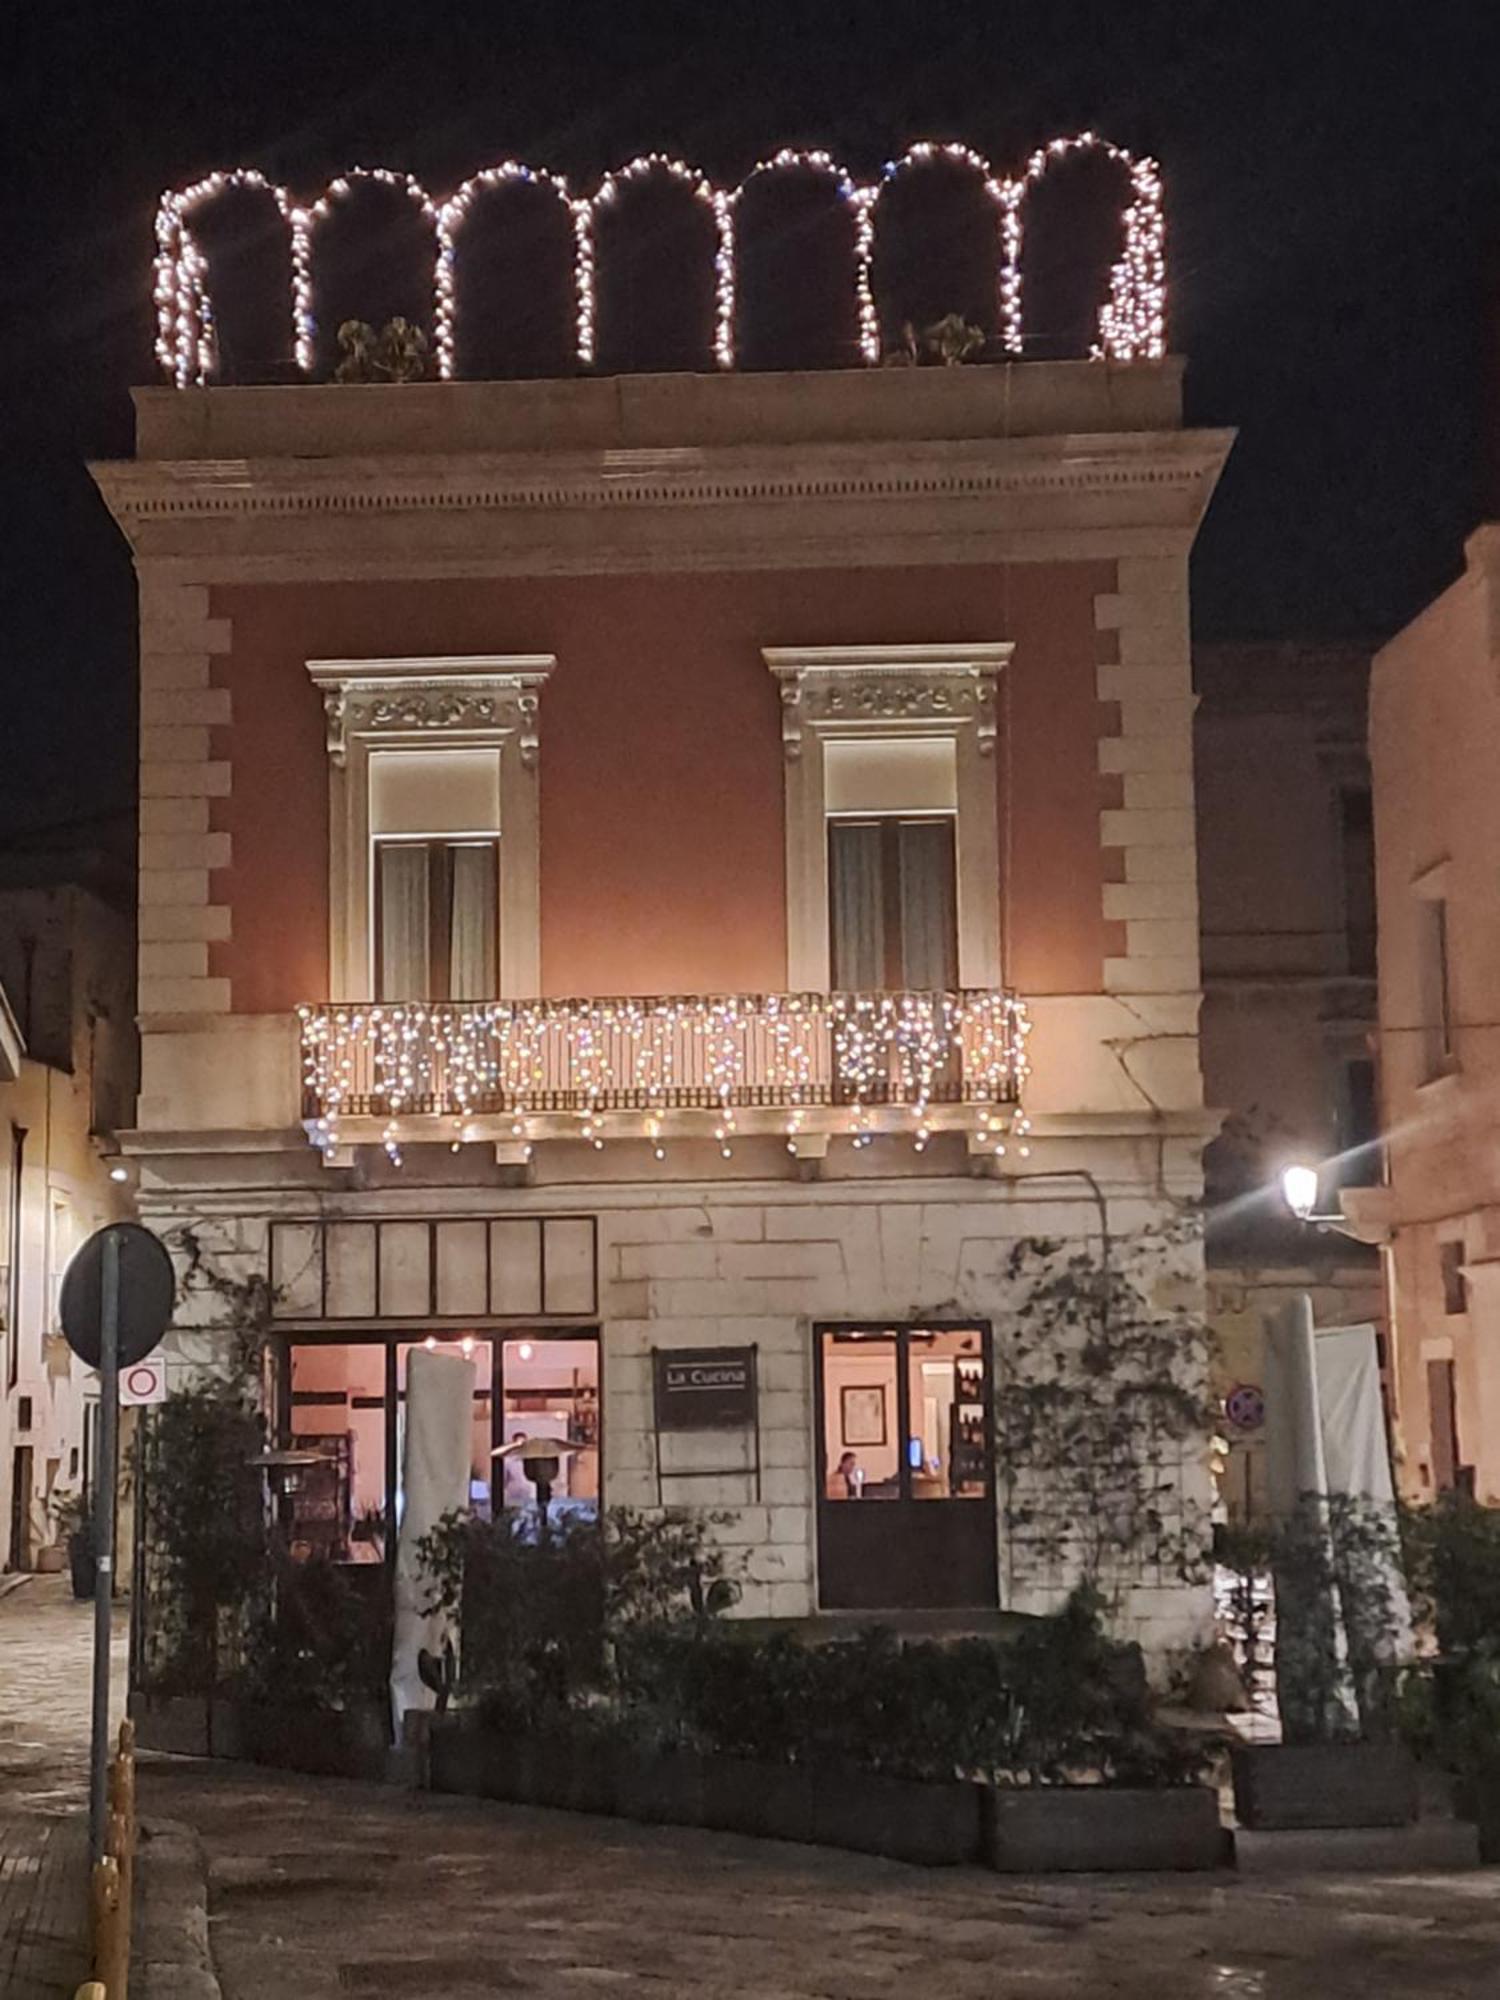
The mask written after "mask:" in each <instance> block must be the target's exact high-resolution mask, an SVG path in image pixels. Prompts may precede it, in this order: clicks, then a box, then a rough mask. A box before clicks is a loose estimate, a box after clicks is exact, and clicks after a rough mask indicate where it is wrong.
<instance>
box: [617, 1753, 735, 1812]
mask: <svg viewBox="0 0 1500 2000" xmlns="http://www.w3.org/2000/svg"><path fill="white" fill-rule="evenodd" d="M716 1761H718V1760H716V1759H713V1758H709V1757H695V1756H694V1755H693V1754H692V1753H691V1752H690V1751H687V1750H666V1751H663V1752H662V1753H661V1754H660V1755H659V1756H652V1755H651V1754H650V1753H649V1752H646V1751H640V1750H622V1751H620V1753H619V1754H618V1756H617V1757H616V1758H615V1811H616V1812H617V1813H618V1814H619V1815H620V1817H621V1818H622V1819H635V1820H642V1821H644V1822H645V1824H646V1825H647V1826H707V1825H708V1823H709V1822H708V1821H707V1819H705V1817H704V1812H705V1798H706V1794H707V1791H708V1782H709V1781H708V1768H709V1766H710V1765H711V1764H713V1763H714V1762H716Z"/></svg>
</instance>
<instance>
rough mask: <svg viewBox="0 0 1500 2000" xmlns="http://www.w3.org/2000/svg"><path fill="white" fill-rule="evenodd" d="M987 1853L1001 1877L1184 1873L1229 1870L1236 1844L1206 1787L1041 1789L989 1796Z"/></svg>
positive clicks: (986, 1806) (986, 1807)
mask: <svg viewBox="0 0 1500 2000" xmlns="http://www.w3.org/2000/svg"><path fill="white" fill-rule="evenodd" d="M984 1855H985V1860H986V1861H987V1862H988V1864H989V1866H990V1867H991V1868H994V1869H998V1870H999V1872H1000V1873H1001V1874H1002V1875H1045V1874H1053V1873H1063V1874H1072V1873H1085V1872H1092V1871H1099V1872H1107V1873H1116V1872H1124V1871H1127V1870H1133V1869H1170V1870H1174V1871H1183V1870H1189V1869H1202V1868H1224V1867H1228V1866H1229V1865H1230V1862H1231V1860H1232V1856H1233V1843H1232V1841H1231V1838H1230V1836H1229V1835H1228V1834H1227V1833H1226V1832H1225V1830H1224V1828H1223V1827H1221V1826H1220V1824H1219V1801H1218V1795H1217V1794H1216V1793H1214V1792H1212V1791H1210V1790H1209V1789H1208V1787H1207V1786H1206V1785H1170V1786H1163V1787H1161V1788H1160V1789H1159V1790H1144V1789H1143V1790H1139V1791H1136V1790H1132V1789H1130V1788H1129V1787H1126V1786H1120V1787H1115V1786H1110V1785H1038V1786H1035V1787H1031V1788H1028V1789H1026V1790H1018V1791H1007V1790H1003V1789H1000V1788H996V1789H995V1790H992V1791H991V1790H987V1791H986V1792H985V1793H984Z"/></svg>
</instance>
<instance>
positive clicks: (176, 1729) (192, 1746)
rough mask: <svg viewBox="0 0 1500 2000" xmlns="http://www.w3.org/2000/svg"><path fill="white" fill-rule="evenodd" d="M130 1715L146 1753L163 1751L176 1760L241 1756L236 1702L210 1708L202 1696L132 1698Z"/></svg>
mask: <svg viewBox="0 0 1500 2000" xmlns="http://www.w3.org/2000/svg"><path fill="white" fill-rule="evenodd" d="M210 1711H211V1712H210ZM129 1713H130V1719H131V1721H132V1722H133V1723H134V1724H135V1734H136V1741H137V1743H139V1744H140V1746H141V1748H142V1749H143V1750H162V1751H165V1752H166V1753H167V1754H168V1755H169V1756H173V1757H230V1758H234V1757H239V1756H240V1755H241V1754H242V1750H243V1739H242V1736H241V1732H240V1711H239V1704H238V1703H237V1702H232V1701H216V1702H213V1703H212V1704H210V1702H209V1700H208V1698H207V1696H206V1695H201V1694H168V1695H159V1694H151V1695H147V1694H133V1695H132V1696H131V1697H130V1705H129Z"/></svg>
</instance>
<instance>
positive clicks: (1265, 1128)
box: [1193, 641, 1384, 1517]
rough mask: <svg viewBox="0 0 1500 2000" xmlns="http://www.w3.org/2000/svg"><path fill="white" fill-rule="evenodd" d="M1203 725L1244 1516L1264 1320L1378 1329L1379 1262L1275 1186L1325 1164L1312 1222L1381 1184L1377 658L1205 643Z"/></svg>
mask: <svg viewBox="0 0 1500 2000" xmlns="http://www.w3.org/2000/svg"><path fill="white" fill-rule="evenodd" d="M1193 658H1194V678H1195V683H1196V686H1197V690H1198V704H1199V705H1198V711H1197V718H1196V724H1195V750H1196V763H1197V778H1198V791H1197V800H1198V803H1197V813H1198V858H1199V885H1200V914H1201V924H1202V943H1203V1019H1202V1036H1203V1075H1204V1090H1205V1095H1206V1097H1207V1101H1208V1103H1209V1104H1210V1105H1212V1106H1213V1107H1214V1108H1215V1110H1217V1111H1220V1112H1222V1113H1223V1114H1224V1123H1223V1126H1222V1129H1221V1130H1220V1132H1219V1133H1218V1135H1217V1136H1216V1137H1215V1138H1214V1139H1213V1140H1212V1142H1211V1143H1210V1145H1209V1146H1208V1149H1207V1152H1206V1154H1205V1161H1204V1170H1205V1189H1204V1192H1205V1197H1206V1200H1207V1205H1208V1219H1207V1236H1206V1250H1207V1260H1208V1284H1209V1299H1210V1309H1211V1315H1212V1319H1213V1323H1214V1328H1215V1332H1216V1334H1217V1336H1218V1341H1219V1386H1220V1388H1221V1390H1222V1391H1223V1393H1224V1396H1225V1400H1226V1408H1225V1417H1226V1423H1225V1436H1226V1438H1227V1440H1228V1443H1229V1447H1230V1450H1229V1462H1228V1466H1227V1469H1226V1473H1225V1477H1224V1481H1223V1489H1224V1499H1225V1503H1226V1505H1227V1507H1228V1509H1229V1511H1230V1513H1231V1514H1232V1515H1234V1516H1236V1517H1240V1516H1247V1515H1253V1514H1255V1513H1256V1512H1257V1511H1258V1510H1259V1507H1260V1502H1261V1498H1262V1490H1263V1475H1262V1458H1261V1450H1262V1441H1263V1432H1262V1428H1261V1419H1262V1417H1263V1413H1264V1403H1263V1398H1262V1394H1261V1384H1262V1381H1263V1373H1262V1368H1261V1339H1262V1329H1263V1326H1264V1323H1265V1318H1266V1315H1267V1314H1268V1313H1270V1312H1273V1311H1274V1310H1275V1309H1276V1308H1277V1307H1278V1306H1279V1305H1280V1304H1281V1303H1282V1302H1283V1301H1284V1300H1285V1299H1287V1298H1288V1297H1290V1296H1293V1295H1294V1294H1296V1293H1300V1292H1307V1293H1310V1294H1311V1296H1312V1299H1313V1307H1314V1314H1315V1317H1316V1319H1317V1321H1318V1323H1319V1324H1321V1325H1326V1326H1347V1325H1352V1324H1356V1323H1361V1322H1365V1321H1373V1322H1374V1323H1375V1325H1376V1326H1377V1328H1378V1329H1380V1331H1381V1335H1382V1338H1383V1337H1384V1295H1383V1286H1382V1280H1381V1272H1380V1264H1379V1255H1378V1252H1377V1251H1376V1250H1375V1249H1374V1248H1373V1247H1371V1246H1370V1245H1368V1244H1365V1243H1361V1242H1358V1241H1356V1240H1354V1239H1353V1238H1352V1237H1351V1236H1350V1235H1348V1234H1346V1233H1343V1232H1340V1231H1335V1230H1332V1229H1326V1228H1325V1229H1319V1228H1316V1227H1311V1226H1309V1225H1307V1224H1305V1223H1301V1222H1298V1221H1297V1220H1296V1218H1295V1217H1294V1216H1293V1215H1292V1214H1291V1213H1290V1212H1289V1210H1288V1209H1287V1207H1286V1205H1285V1203H1284V1202H1283V1201H1282V1199H1281V1196H1280V1191H1279V1178H1280V1174H1281V1171H1282V1169H1283V1168H1284V1167H1286V1166H1288V1165H1290V1164H1293V1163H1299V1162H1305V1163H1308V1164H1310V1165H1314V1166H1317V1167H1319V1168H1320V1170H1321V1179H1322V1195H1321V1200H1320V1202H1319V1208H1320V1210H1322V1211H1325V1212H1335V1211H1336V1210H1337V1207H1338V1196H1339V1193H1340V1190H1342V1189H1345V1188H1353V1187H1363V1186H1366V1185H1367V1184H1369V1183H1370V1182H1372V1181H1378V1180H1379V1179H1380V1174H1381V1160H1380V1148H1379V1144H1378V1135H1379V1112H1378V1105H1377V1084H1376V1062H1375V1049H1374V1029H1375V866H1374V835H1373V822H1372V811H1371V795H1370V770H1369V760H1368V757H1367V754H1366V747H1365V736H1366V701H1367V690H1368V681H1369V670H1370V662H1369V652H1368V649H1363V648H1358V647H1353V646H1347V645H1330V644H1313V643H1309V642H1302V641H1286V642H1275V643H1260V644H1233V645H1230V644H1220V645H1199V646H1198V647H1196V648H1195V649H1194V656H1193Z"/></svg>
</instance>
